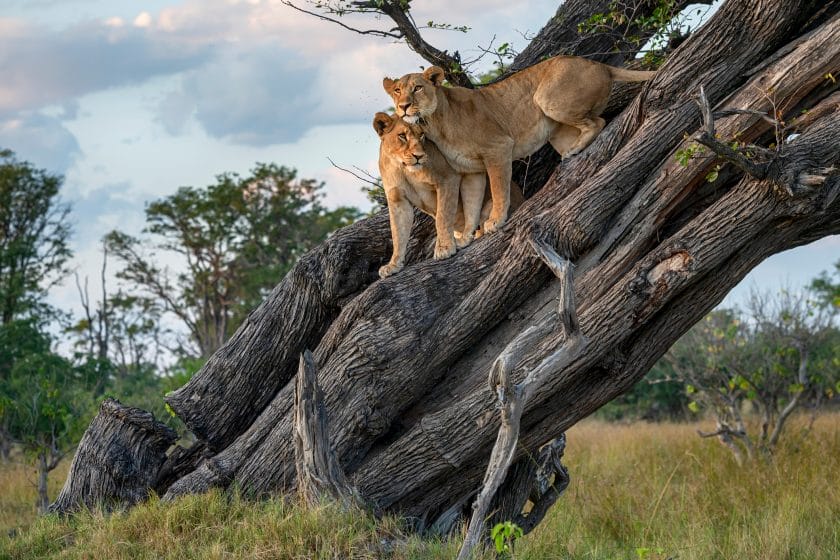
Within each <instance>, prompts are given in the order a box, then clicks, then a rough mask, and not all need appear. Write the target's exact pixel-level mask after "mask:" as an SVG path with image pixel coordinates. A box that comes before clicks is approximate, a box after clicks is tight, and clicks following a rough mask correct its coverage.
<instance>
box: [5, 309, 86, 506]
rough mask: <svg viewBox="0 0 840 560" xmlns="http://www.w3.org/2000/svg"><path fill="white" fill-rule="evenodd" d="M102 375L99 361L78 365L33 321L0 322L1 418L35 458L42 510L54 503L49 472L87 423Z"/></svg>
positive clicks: (9, 432)
mask: <svg viewBox="0 0 840 560" xmlns="http://www.w3.org/2000/svg"><path fill="white" fill-rule="evenodd" d="M92 366H93V367H92ZM97 377H98V372H97V371H96V367H95V364H89V363H83V364H81V365H78V366H74V365H73V364H72V363H71V362H70V361H69V360H67V359H65V358H63V357H61V356H59V355H58V354H55V353H54V352H52V351H51V350H50V339H49V338H48V337H47V336H46V335H44V334H43V333H42V332H41V330H40V329H39V328H38V327H37V326H36V325H35V324H33V323H32V322H31V321H23V320H18V321H12V322H10V323H7V324H5V325H1V326H0V417H2V418H3V420H4V423H5V426H6V429H7V431H8V435H9V437H10V438H11V440H12V441H14V442H15V443H17V444H19V445H20V446H21V448H22V449H23V451H24V452H25V453H27V454H30V455H32V456H33V457H34V459H35V464H36V471H37V473H38V481H37V488H38V498H37V504H36V505H37V507H38V511H41V512H43V511H46V509H47V506H48V505H49V496H48V494H47V475H48V474H49V472H50V471H51V470H53V469H54V468H55V467H56V466H57V465H58V463H59V462H60V461H61V459H62V458H64V456H65V455H66V454H67V453H68V452H69V451H70V450H72V448H73V446H74V445H75V443H76V442H77V441H78V440H79V437H80V436H81V434H82V431H83V430H84V427H85V425H87V422H88V420H89V418H90V412H91V411H92V410H93V402H94V401H93V399H92V393H91V388H92V386H93V385H94V384H95V382H96V379H97Z"/></svg>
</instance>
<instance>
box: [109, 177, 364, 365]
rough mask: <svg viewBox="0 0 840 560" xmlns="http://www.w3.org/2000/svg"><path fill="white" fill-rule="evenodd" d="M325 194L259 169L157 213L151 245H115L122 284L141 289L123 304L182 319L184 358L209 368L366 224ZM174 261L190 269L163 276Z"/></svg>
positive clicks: (157, 207)
mask: <svg viewBox="0 0 840 560" xmlns="http://www.w3.org/2000/svg"><path fill="white" fill-rule="evenodd" d="M322 188H323V184H322V183H317V182H316V181H314V180H312V179H298V178H297V173H296V172H295V171H294V170H293V169H289V168H286V167H278V166H276V165H274V164H258V165H257V166H256V167H255V168H254V169H253V170H252V172H251V174H250V175H249V176H247V177H240V176H239V175H237V174H235V173H224V174H221V175H219V176H218V177H217V182H216V183H215V184H213V185H209V186H208V187H206V188H204V189H200V188H194V187H182V188H181V189H179V190H178V192H177V193H176V194H174V195H171V196H168V197H166V198H163V199H161V200H158V201H155V202H153V203H151V204H149V205H148V207H147V208H146V222H147V226H146V228H145V230H144V233H145V234H147V236H148V237H147V238H145V239H143V240H142V241H141V240H140V239H136V238H133V237H131V236H129V235H126V234H124V233H122V232H119V231H114V232H112V233H110V234H109V235H108V236H107V238H106V241H107V246H108V251H110V252H111V253H112V254H114V255H115V256H116V257H117V258H118V259H119V260H120V261H121V263H122V265H123V268H122V269H121V270H120V271H119V272H118V277H119V278H121V279H123V280H125V281H127V282H129V285H130V286H132V287H133V290H132V291H130V292H127V293H125V294H123V295H122V297H121V299H120V300H119V301H120V302H122V304H123V305H126V304H128V303H129V302H131V305H141V306H142V307H143V308H144V310H145V312H146V313H148V312H157V313H161V314H168V315H170V316H173V317H175V318H176V319H177V320H178V321H179V322H180V323H181V324H182V325H183V327H185V328H186V330H187V332H188V339H187V340H182V341H181V342H180V343H179V344H177V348H176V350H177V352H178V353H179V354H180V355H185V356H192V357H201V358H207V357H208V356H210V355H211V354H212V353H213V352H214V351H215V350H216V349H218V348H219V347H220V346H221V345H222V344H223V343H224V342H225V340H227V338H228V337H229V336H230V335H231V334H232V333H233V331H234V330H235V329H236V327H238V326H239V324H240V323H241V322H242V320H243V319H244V318H245V316H246V315H247V313H248V312H249V311H250V310H251V309H252V308H253V307H254V306H255V305H256V304H257V303H258V302H259V301H261V300H262V298H263V297H265V295H266V294H267V293H268V290H270V289H271V287H272V286H273V285H274V284H275V283H276V282H277V280H278V279H279V278H282V277H283V276H284V275H285V274H286V273H287V272H288V270H289V269H290V268H291V266H292V265H293V264H294V263H295V262H296V261H297V259H298V258H299V257H300V256H301V255H302V254H303V253H304V252H305V251H306V250H308V249H309V248H310V247H313V246H314V245H316V244H318V243H319V242H321V241H323V240H324V239H325V238H326V237H327V235H328V234H329V233H330V232H332V231H334V230H335V229H337V228H339V227H341V226H343V225H346V224H349V223H352V222H353V221H354V220H356V219H357V218H358V217H359V216H360V214H359V212H358V210H356V209H355V208H349V207H340V208H337V209H335V210H327V209H326V208H325V207H324V206H323V205H322V204H321V199H322V197H323V193H322ZM165 253H169V254H170V255H174V256H176V257H177V258H178V259H179V261H178V262H179V263H180V264H181V265H182V267H179V268H178V269H177V270H175V271H171V270H168V269H167V268H165V267H164V266H162V265H161V264H160V262H161V260H163V258H165V257H164V254H165ZM176 267H177V265H176ZM129 297H130V298H134V299H131V300H129V299H127V298H129ZM149 302H154V303H152V304H151V305H150V304H149ZM154 306H158V307H157V309H155V310H154V311H153V307H154Z"/></svg>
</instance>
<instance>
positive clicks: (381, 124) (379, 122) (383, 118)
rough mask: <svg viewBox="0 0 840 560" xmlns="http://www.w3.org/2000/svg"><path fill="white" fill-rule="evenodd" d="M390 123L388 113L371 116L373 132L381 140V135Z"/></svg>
mask: <svg viewBox="0 0 840 560" xmlns="http://www.w3.org/2000/svg"><path fill="white" fill-rule="evenodd" d="M391 122H392V121H391V116H390V115H388V113H376V115H374V116H373V130H375V131H376V133H377V134H378V135H379V137H380V138H382V135H383V134H385V131H386V130H388V127H390V126H391Z"/></svg>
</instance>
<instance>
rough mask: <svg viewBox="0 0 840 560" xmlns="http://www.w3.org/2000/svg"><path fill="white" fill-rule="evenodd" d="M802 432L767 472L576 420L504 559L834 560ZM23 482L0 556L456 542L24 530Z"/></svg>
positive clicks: (312, 551) (1, 522)
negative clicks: (561, 473)
mask: <svg viewBox="0 0 840 560" xmlns="http://www.w3.org/2000/svg"><path fill="white" fill-rule="evenodd" d="M803 426H804V419H800V420H799V421H798V422H794V423H792V425H791V426H790V430H789V432H788V433H787V434H786V436H787V437H786V438H785V440H783V442H782V445H781V447H780V448H779V449H778V451H777V453H776V456H775V457H774V458H773V460H772V461H766V462H765V461H756V462H753V463H750V464H748V465H745V466H744V467H739V466H738V465H737V464H736V463H735V461H734V460H733V459H732V458H731V456H730V455H729V451H728V450H727V449H725V448H724V447H723V446H721V445H719V444H718V443H716V442H715V441H713V440H710V439H706V440H701V439H700V438H698V437H697V435H696V429H697V428H698V425H697V424H667V423H665V424H647V423H633V424H623V425H620V424H607V423H602V422H596V421H587V422H584V423H582V424H580V425H578V426H576V427H574V428H573V429H572V430H570V431H569V433H568V449H567V453H566V455H567V458H566V463H567V465H568V466H569V469H570V472H571V475H572V483H571V485H570V486H569V489H568V490H567V492H566V494H565V496H564V497H563V498H561V499H560V500H559V501H558V503H557V505H556V506H555V507H554V508H553V509H552V511H551V512H550V513H549V515H548V516H547V518H546V519H545V521H544V522H543V523H542V524H541V525H540V526H539V527H538V528H537V529H536V530H535V531H534V532H533V533H532V534H530V535H528V536H526V537H524V538H523V539H522V540H521V542H520V543H518V545H517V547H516V550H515V555H514V558H520V559H554V558H557V559H566V558H580V559H614V558H615V559H635V560H638V559H646V560H659V559H665V558H675V559H686V560H687V559H709V558H732V559H753V558H754V559H762V560H773V559H826V560H828V559H834V558H840V484H839V483H838V481H839V480H840V479H839V478H838V474H840V413H832V414H825V415H823V416H820V417H818V418H817V421H816V422H815V424H814V426H813V429H812V431H811V432H810V433H809V434H808V435H807V436H806V435H803V430H802V427H803ZM705 427H706V428H708V427H709V426H705ZM29 470H31V469H29ZM65 472H66V465H63V466H62V467H59V471H58V472H57V473H54V474H53V479H54V480H53V481H52V486H51V490H52V494H51V496H54V492H55V491H56V489H57V487H58V486H59V485H60V481H61V480H62V479H63V477H64V474H65ZM31 478H32V474H31V472H28V470H27V469H25V468H23V467H21V466H11V467H9V466H5V467H3V468H2V469H0V530H2V535H0V558H4V559H5V558H13V559H24V558H25V559H29V558H95V559H99V558H102V559H109V560H110V559H123V558H125V559H131V560H138V559H145V558H150V559H151V558H172V559H186V558H195V559H205V558H207V559H215V558H219V559H221V558H288V559H309V558H318V559H328V558H329V559H333V558H365V559H376V558H393V559H436V558H453V557H454V556H455V554H456V552H457V549H458V545H459V544H460V540H459V538H456V539H453V540H451V541H421V540H419V539H417V538H416V537H411V536H408V533H407V531H405V530H404V527H403V524H402V522H401V521H400V520H398V519H394V518H387V519H384V520H380V521H376V520H374V519H373V518H372V517H371V516H369V515H367V514H365V513H363V512H358V511H351V512H342V511H340V510H339V509H338V508H336V507H335V506H332V505H323V506H321V507H317V508H308V509H304V508H300V507H298V506H296V505H294V504H287V503H284V502H282V501H281V500H269V501H262V502H258V503H250V502H247V501H245V500H242V499H240V498H239V497H237V496H233V497H231V496H226V495H223V494H220V493H211V494H209V495H204V496H193V497H188V498H186V499H182V500H179V501H178V502H176V503H173V504H164V503H161V502H159V501H158V500H154V499H153V500H151V501H150V502H149V503H147V504H145V505H143V506H141V507H137V508H135V509H133V510H131V511H128V512H125V513H120V514H114V515H110V516H104V515H102V514H97V513H94V514H83V515H78V516H75V517H72V518H67V519H59V518H56V517H46V518H42V519H36V517H35V515H34V513H33V509H32V506H31V505H30V504H33V503H34V499H35V490H34V488H33V486H32V484H31V481H30V480H29V479H31ZM10 531H12V533H14V536H11V537H9V536H7V535H8V534H9V532H10ZM493 557H494V556H493V555H492V554H489V553H488V554H486V556H485V557H484V558H487V559H489V558H493Z"/></svg>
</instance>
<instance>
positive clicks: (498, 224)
mask: <svg viewBox="0 0 840 560" xmlns="http://www.w3.org/2000/svg"><path fill="white" fill-rule="evenodd" d="M485 165H486V166H487V175H488V176H489V177H490V195H491V197H492V198H493V209H492V210H491V211H490V216H489V218H487V221H486V222H484V228H483V229H484V233H485V234H490V233H493V232H494V231H498V230H500V229H502V226H504V225H505V222H506V221H507V217H508V211H509V210H510V179H511V173H512V168H511V165H512V163H511V161H510V158H508V159H506V160H504V161H499V162H493V163H490V162H487V163H486V164H485Z"/></svg>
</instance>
